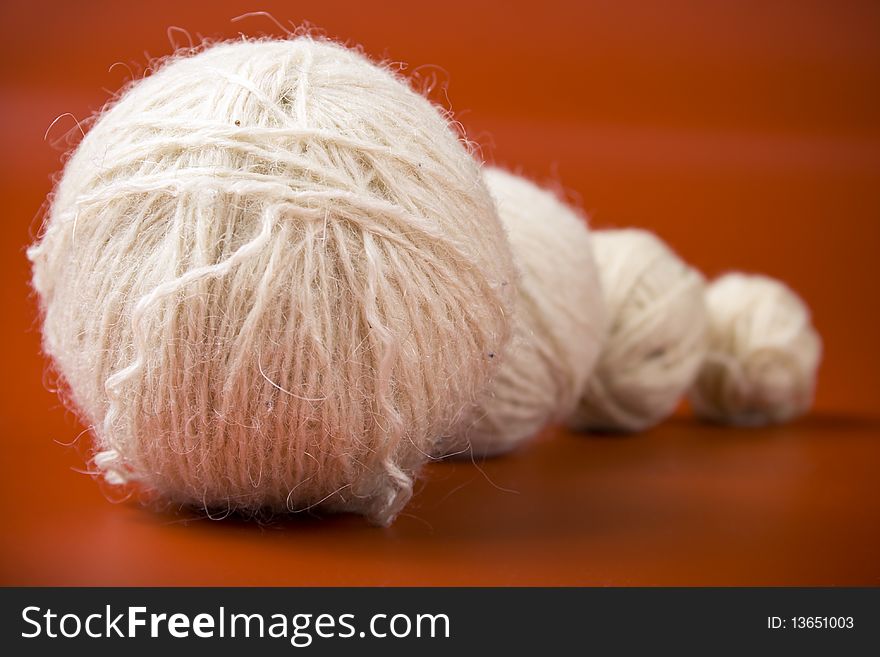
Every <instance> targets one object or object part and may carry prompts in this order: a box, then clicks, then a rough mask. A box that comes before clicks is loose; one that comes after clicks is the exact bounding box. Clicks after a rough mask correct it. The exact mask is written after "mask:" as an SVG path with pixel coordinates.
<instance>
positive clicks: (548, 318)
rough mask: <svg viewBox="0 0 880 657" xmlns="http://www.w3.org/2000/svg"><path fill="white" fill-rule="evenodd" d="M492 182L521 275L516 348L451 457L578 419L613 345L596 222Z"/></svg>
mask: <svg viewBox="0 0 880 657" xmlns="http://www.w3.org/2000/svg"><path fill="white" fill-rule="evenodd" d="M483 176H484V178H485V180H486V184H487V185H488V187H489V191H490V192H491V193H492V196H493V197H494V198H495V202H496V204H497V207H498V214H499V216H500V217H501V221H502V223H503V224H504V227H505V229H506V230H507V234H508V238H509V240H510V245H511V248H512V250H513V256H514V262H515V263H516V265H517V267H518V269H519V277H518V279H517V302H516V305H515V315H514V319H513V327H514V328H513V338H512V340H511V344H510V345H509V347H508V350H507V352H506V354H505V355H504V360H503V361H502V363H501V366H500V368H499V371H498V375H497V377H496V379H495V380H494V382H493V384H492V387H491V389H490V394H489V395H488V396H487V397H486V398H485V400H484V401H483V404H482V406H481V408H480V412H479V413H478V415H477V419H476V421H475V422H474V423H472V424H471V425H470V426H468V427H467V429H466V431H465V432H464V433H462V434H461V435H460V436H457V437H456V440H454V441H453V442H452V443H451V445H449V446H447V447H446V450H445V451H446V452H447V453H448V452H452V453H458V454H460V455H462V456H467V457H470V456H477V457H483V456H492V455H497V454H501V453H504V452H508V451H510V450H512V449H513V448H515V447H516V446H517V445H519V444H521V443H522V442H523V441H524V440H526V439H527V438H529V437H531V436H533V435H535V434H536V433H537V432H538V431H540V430H541V429H542V428H543V427H544V426H545V425H547V424H548V423H550V422H554V421H561V420H564V419H565V418H566V417H568V416H569V415H570V413H571V412H572V410H573V409H574V407H575V404H576V403H577V401H578V399H579V398H580V396H581V393H582V392H583V389H584V385H585V384H586V382H587V378H588V377H589V375H590V373H591V372H592V371H593V367H594V366H595V364H596V360H597V358H598V356H599V350H600V347H601V344H602V340H603V339H604V337H605V303H604V300H603V298H602V288H601V285H600V283H599V275H598V272H597V270H596V263H595V260H594V258H593V248H592V241H591V239H590V232H589V230H588V228H587V224H586V221H585V219H584V218H583V217H581V216H579V215H578V214H577V213H575V212H574V211H573V210H572V209H571V208H570V207H568V206H567V205H566V204H565V203H563V202H562V201H560V200H559V199H558V198H557V197H556V196H555V195H554V194H552V193H551V192H549V191H547V190H544V189H541V188H540V187H538V186H537V185H535V184H534V183H532V182H530V181H529V180H526V179H525V178H522V177H520V176H516V175H513V174H511V173H508V172H506V171H504V170H502V169H498V168H494V167H488V168H486V169H485V170H484V172H483Z"/></svg>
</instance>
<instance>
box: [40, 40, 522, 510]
mask: <svg viewBox="0 0 880 657" xmlns="http://www.w3.org/2000/svg"><path fill="white" fill-rule="evenodd" d="M29 256H30V258H31V259H32V261H33V269H34V279H33V283H34V287H35V288H36V290H37V292H38V293H39V296H40V300H41V306H42V311H43V313H44V324H43V332H44V343H45V349H46V351H47V352H48V353H49V354H50V355H51V356H52V357H53V358H54V361H55V363H56V366H57V369H58V370H59V371H60V372H61V374H62V375H63V377H64V378H65V379H66V381H67V383H68V385H69V388H70V396H71V397H72V400H73V403H74V404H75V405H76V406H77V407H78V408H79V409H80V411H81V412H82V414H83V415H84V417H85V419H86V421H87V422H88V423H89V424H90V425H91V427H92V429H93V430H94V433H95V434H96V438H97V445H98V453H97V454H96V455H95V457H94V461H95V464H96V466H97V467H98V468H99V469H100V470H101V471H103V473H104V474H105V477H106V479H107V481H109V482H111V483H114V484H118V483H124V482H128V481H137V482H141V483H142V484H143V485H144V486H145V487H147V488H148V489H152V490H155V491H158V492H159V493H161V495H162V496H164V497H165V498H167V499H169V500H172V501H175V502H180V503H183V504H187V505H195V506H197V507H203V508H205V509H208V510H216V509H219V510H224V511H225V510H242V511H245V512H257V511H259V510H265V509H268V510H280V511H283V510H289V511H299V510H305V509H308V508H312V507H315V506H319V505H320V506H321V507H324V508H328V509H332V510H343V511H352V512H356V513H362V514H365V515H367V516H368V517H369V518H371V519H372V520H373V521H375V522H377V523H381V524H387V523H389V522H391V520H392V519H393V518H394V517H395V515H396V514H397V513H398V512H399V510H400V509H401V508H402V506H403V505H404V504H405V503H406V501H407V500H408V499H409V497H410V495H411V492H412V481H413V477H414V476H415V475H416V473H417V471H418V469H419V467H420V466H421V464H422V463H423V462H424V461H425V459H426V458H428V455H429V454H431V453H432V452H433V451H434V449H435V445H436V443H437V441H438V440H439V439H440V438H441V437H442V436H444V435H449V434H452V433H454V432H456V431H458V430H459V426H458V425H459V423H460V422H461V421H462V418H464V417H467V416H468V414H469V413H470V412H472V410H473V406H474V404H475V401H476V399H477V397H478V395H479V394H481V393H482V391H483V389H484V388H485V387H486V385H487V382H488V381H489V380H490V378H491V376H492V372H493V370H494V369H495V368H496V365H495V359H494V358H493V357H492V355H493V354H500V353H502V352H503V350H504V347H505V343H506V341H507V339H508V334H509V323H508V316H509V315H510V311H511V308H510V306H511V305H512V293H511V290H512V288H513V287H514V286H513V284H512V282H513V280H514V279H513V277H514V269H513V264H512V259H511V255H510V250H509V246H508V243H507V240H506V237H505V234H504V231H503V229H502V227H501V224H500V221H499V220H498V217H497V214H496V211H495V208H494V204H493V202H492V198H491V197H490V195H489V193H488V191H487V190H486V188H485V185H484V183H483V181H482V178H481V174H480V170H479V167H478V166H477V164H476V163H475V162H474V161H473V158H472V157H471V156H470V153H469V152H468V151H467V149H466V148H464V146H463V145H462V143H461V141H460V140H459V139H458V137H457V134H456V133H455V132H454V131H453V130H452V129H451V127H450V125H449V123H448V121H447V119H446V118H445V117H444V116H443V115H442V114H441V112H439V111H438V110H437V108H435V107H434V106H433V105H431V104H430V103H429V102H428V101H427V100H426V99H425V98H423V97H422V96H420V95H419V94H417V93H415V92H414V91H412V90H411V89H410V88H409V86H408V85H407V84H406V83H405V82H403V81H402V80H401V79H399V78H398V77H397V76H395V75H394V74H393V73H392V72H390V71H389V70H388V69H386V68H383V67H380V66H377V65H374V64H372V63H371V62H369V61H368V60H367V59H366V58H365V57H363V56H362V55H361V54H359V53H357V52H354V51H352V50H348V49H346V48H343V47H341V46H338V45H335V44H332V43H328V42H324V41H316V40H312V39H309V38H296V39H291V40H263V41H238V42H230V43H222V44H219V45H215V46H213V47H209V48H207V49H205V50H204V51H202V52H201V53H199V54H196V55H194V56H191V57H182V58H181V57H178V58H173V59H171V60H170V61H169V62H167V63H166V64H164V65H163V66H162V68H161V69H160V70H158V72H156V73H155V74H153V75H151V76H150V77H148V78H146V79H145V80H143V81H139V82H137V83H136V84H134V85H132V86H131V87H130V88H129V89H128V90H127V91H126V92H125V93H124V94H123V95H122V96H121V98H119V100H118V101H117V102H115V103H114V104H112V105H111V106H109V107H108V108H107V109H106V110H105V111H104V112H103V113H102V114H101V115H100V116H99V117H97V120H96V122H95V124H94V126H93V127H92V129H91V130H90V131H89V133H88V134H87V135H86V137H85V138H84V139H83V141H82V142H81V144H80V145H79V147H78V148H77V150H76V152H75V153H74V154H73V156H72V157H71V159H70V160H69V162H68V163H67V165H66V167H65V170H64V173H63V177H62V179H61V181H60V183H59V185H58V187H57V190H56V192H55V195H54V198H53V200H52V203H51V208H50V211H49V214H48V217H47V224H46V226H45V227H44V233H43V235H42V236H41V239H40V241H39V243H38V244H36V245H35V246H33V247H32V248H31V250H30V251H29Z"/></svg>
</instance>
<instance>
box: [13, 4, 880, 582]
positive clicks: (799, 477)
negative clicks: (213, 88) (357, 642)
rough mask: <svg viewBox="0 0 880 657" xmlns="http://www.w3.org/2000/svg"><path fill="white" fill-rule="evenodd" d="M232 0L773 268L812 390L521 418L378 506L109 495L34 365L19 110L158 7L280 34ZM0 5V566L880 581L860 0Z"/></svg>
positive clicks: (165, 576) (389, 576)
mask: <svg viewBox="0 0 880 657" xmlns="http://www.w3.org/2000/svg"><path fill="white" fill-rule="evenodd" d="M254 9H262V10H266V11H269V12H271V13H272V14H273V15H274V16H275V17H276V18H278V19H279V20H282V21H286V20H288V19H290V20H293V21H294V22H296V23H298V24H299V23H302V22H303V21H310V22H311V23H313V24H314V25H316V26H319V27H322V28H323V29H324V30H326V33H327V34H329V35H330V36H336V37H340V38H342V39H345V40H349V41H351V42H357V43H360V44H362V45H363V46H364V48H365V50H366V51H367V52H368V53H370V54H371V55H373V56H374V57H380V58H389V59H393V60H400V61H406V62H408V63H409V64H410V66H409V68H408V72H416V73H417V74H419V75H421V76H422V78H427V77H430V76H435V77H436V79H437V80H438V81H439V83H440V85H439V86H438V87H437V89H436V90H435V92H434V97H435V98H436V99H438V100H440V101H442V102H443V103H445V104H450V105H451V107H452V109H453V110H455V111H456V113H457V117H458V118H459V119H460V120H461V121H462V123H463V124H464V125H465V127H466V128H467V129H468V132H469V135H470V137H471V138H472V139H474V140H476V141H478V142H479V143H480V144H481V145H482V147H483V153H484V155H485V157H486V158H487V159H489V160H492V161H497V162H499V163H502V164H507V165H511V166H515V167H521V168H522V170H523V171H525V172H526V173H529V174H531V175H533V176H535V177H536V178H538V179H539V180H550V179H552V180H558V181H560V182H561V184H562V185H563V187H564V190H565V191H566V193H568V195H569V198H571V199H573V200H575V201H576V202H578V203H580V204H581V205H582V206H583V207H584V208H585V209H586V210H588V211H589V212H590V214H591V216H592V221H593V223H594V225H596V226H599V227H603V226H625V225H639V226H643V227H647V228H650V229H653V230H655V231H657V232H658V233H659V234H660V235H661V236H662V237H663V238H665V239H666V240H667V241H668V242H670V243H671V244H672V245H673V246H674V247H675V248H677V249H678V250H679V252H680V253H681V254H682V255H683V256H685V257H686V258H687V259H688V260H690V261H691V262H692V263H694V264H695V265H697V266H698V267H701V268H702V269H703V270H704V271H706V273H707V274H709V275H714V274H717V273H718V272H721V271H723V270H725V269H730V268H740V269H748V270H757V271H763V272H766V273H769V274H771V275H774V276H777V277H780V278H782V279H784V280H786V281H788V282H789V283H790V284H791V285H792V286H793V287H795V288H796V289H797V290H798V291H800V292H801V293H802V295H803V296H804V297H805V298H806V299H807V300H808V301H809V302H810V304H811V305H812V307H813V309H814V313H815V321H816V324H817V325H818V328H819V330H820V331H821V333H822V335H823V337H824V340H825V347H826V350H825V361H824V363H823V367H822V371H821V379H820V381H821V382H820V388H819V391H818V397H817V404H816V410H815V412H814V414H813V415H812V416H811V417H809V418H806V419H804V420H802V421H799V422H796V423H794V424H791V425H789V426H784V427H778V428H772V429H764V430H751V431H750V430H733V429H721V428H714V427H708V426H705V425H701V424H699V423H697V422H695V421H693V420H692V419H690V418H689V417H688V416H687V415H686V414H682V415H680V416H679V417H678V418H676V419H675V420H674V421H672V422H669V423H667V424H665V425H663V426H662V427H660V428H658V429H656V430H654V431H651V432H648V433H646V434H643V435H640V436H634V437H631V438H625V439H611V438H601V437H583V436H575V435H571V434H568V433H565V432H564V431H561V430H557V431H554V430H550V431H548V432H546V433H545V434H544V435H543V436H542V437H541V438H540V439H539V440H537V441H536V442H535V443H534V444H532V445H530V446H529V447H527V448H525V449H523V450H522V451H520V452H519V453H517V454H515V455H512V456H510V457H507V458H503V459H499V460H497V461H492V462H489V463H486V464H484V465H483V466H482V467H481V468H477V467H475V466H474V465H472V464H466V463H452V464H449V463H443V464H435V465H432V466H431V467H429V468H428V469H427V471H426V473H425V477H424V478H423V480H422V481H421V482H420V484H419V486H418V492H417V494H416V496H415V498H414V500H413V502H412V504H411V505H410V507H409V508H408V509H407V510H406V512H405V514H404V515H403V516H402V517H401V518H400V519H399V520H398V522H397V523H396V524H395V525H394V526H393V527H391V528H389V529H376V528H373V527H370V526H368V525H366V524H365V523H364V522H363V521H361V520H360V519H357V518H354V517H330V518H325V519H322V520H315V519H310V518H302V517H298V518H293V519H284V520H278V521H276V522H274V523H272V524H269V525H265V526H260V525H257V524H255V523H247V522H242V521H237V520H229V519H227V520H223V521H213V520H208V519H196V518H193V517H188V516H185V515H168V514H165V515H161V514H159V515H157V514H153V513H151V512H149V511H146V510H144V509H142V508H140V507H139V506H138V505H137V504H136V503H134V502H131V501H129V502H126V503H121V504H111V503H110V502H108V501H107V499H106V493H105V492H104V491H102V490H101V489H100V488H99V487H98V486H97V485H96V484H95V482H93V481H92V480H91V479H90V478H89V477H87V476H85V475H82V474H78V473H77V472H76V471H75V470H73V469H72V468H81V467H82V466H83V463H84V454H85V453H86V452H87V448H88V442H87V438H85V437H83V438H80V440H79V442H77V443H76V444H75V445H74V446H72V447H65V446H62V445H60V444H58V442H70V441H72V440H73V439H74V438H76V436H77V435H78V434H79V433H80V432H81V430H82V428H81V427H80V426H78V425H77V423H76V421H75V420H74V419H73V418H72V417H71V416H70V414H69V413H66V412H65V411H64V410H63V409H62V408H61V406H60V404H59V403H58V401H57V400H56V398H55V396H54V395H53V394H52V393H51V392H49V391H47V390H46V389H45V387H44V384H43V381H42V373H43V370H44V366H45V365H44V361H43V360H42V357H41V355H40V351H39V332H38V328H37V325H36V322H35V306H34V303H33V300H32V299H31V298H29V291H28V287H27V280H28V275H29V269H28V264H27V262H26V259H25V257H24V246H25V244H26V243H28V241H29V240H30V239H31V236H32V233H33V231H34V230H35V229H36V227H37V225H38V224H37V221H38V217H37V214H38V210H39V208H40V204H41V203H42V201H43V199H44V197H45V195H46V194H47V192H48V191H49V190H50V188H51V183H50V179H49V176H50V174H51V173H52V172H54V171H56V170H57V169H58V168H59V151H58V150H57V149H53V148H52V146H51V142H53V141H54V140H57V139H58V138H60V137H61V136H62V135H63V133H65V132H66V131H67V130H70V129H71V128H73V129H75V126H74V124H73V121H72V119H71V117H69V116H66V117H62V118H61V119H60V120H59V121H58V123H57V124H56V125H55V126H54V127H53V128H52V129H51V130H50V131H49V137H48V140H47V141H45V142H44V141H43V135H44V132H45V131H46V129H47V127H48V126H49V125H50V124H51V123H52V121H53V120H54V119H55V118H56V117H57V116H59V115H61V114H63V113H65V112H70V113H72V114H73V115H74V116H75V117H78V118H84V117H86V116H88V114H89V113H90V111H91V110H93V109H96V108H98V107H99V106H100V105H101V104H102V103H103V101H104V100H105V99H106V98H107V91H105V90H102V88H107V89H110V90H115V89H116V88H118V87H119V86H120V85H121V84H122V83H124V82H125V81H126V80H127V79H129V78H130V76H131V75H140V74H141V72H142V70H143V68H144V66H145V64H146V61H147V60H146V55H145V52H146V53H149V56H159V55H164V54H168V53H169V52H170V51H171V49H172V46H171V45H170V44H169V39H168V35H166V29H167V28H169V27H170V26H176V27H180V28H184V29H185V30H188V31H189V33H190V34H191V35H192V37H193V38H198V36H197V35H199V34H201V35H204V36H208V37H231V36H235V35H236V34H237V33H238V32H239V31H242V32H245V33H247V34H249V35H256V34H259V33H261V32H264V33H271V34H276V35H277V34H280V33H281V31H280V30H279V29H278V28H277V27H276V26H275V25H274V24H273V23H272V22H271V21H269V20H268V19H266V18H260V17H253V18H248V19H245V20H243V21H241V22H236V23H232V22H230V19H231V18H233V17H235V16H238V15H241V14H244V13H245V12H248V11H253V10H254ZM0 30H2V35H0V36H2V39H0V80H2V81H0V118H2V120H0V136H2V147H3V150H2V157H0V199H2V208H3V209H2V214H3V217H4V226H5V228H4V229H3V236H2V238H0V241H2V249H3V251H2V257H0V280H2V283H3V285H2V291H0V294H2V305H0V307H2V308H3V310H4V313H3V318H2V319H3V321H2V322H0V344H2V345H3V349H4V353H3V375H2V377H0V386H2V389H0V405H2V406H0V408H2V424H0V428H2V432H3V440H4V444H3V446H2V449H0V459H2V462H0V505H2V506H0V521H2V527H3V528H2V532H0V584H94V585H97V584H340V585H341V584H601V585H605V584H624V585H627V584H822V585H830V584H867V585H878V584H880V483H878V478H877V475H876V472H877V470H878V469H880V442H878V438H880V405H878V400H880V376H878V372H880V346H878V317H880V311H878V303H877V294H876V284H877V281H878V274H880V264H878V252H880V4H878V3H876V2H870V1H869V2H840V3H836V2H834V3H833V2H804V1H792V2H774V3H766V2H751V1H749V2H735V3H734V2H730V3H706V2H663V3H654V2H631V1H623V2H587V3H584V2H570V3H558V2H552V1H549V0H548V1H545V2H540V3H534V2H527V3H520V2H510V1H508V2H503V3H501V2H499V3H497V4H496V5H495V6H492V3H479V2H464V1H460V0H444V2H437V3H427V2H390V3H385V2H382V3H380V2H363V1H352V2H345V3H344V2H336V1H331V0H322V1H321V2H312V3H309V2H297V3H291V2H271V1H269V0H261V1H260V2H259V3H256V4H253V3H249V2H220V1H218V2H211V3H207V2H205V3H195V2H192V3H190V2H182V1H180V0H175V1H172V2H169V1H166V0H154V1H152V2H150V3H125V2H117V1H107V2H90V3H79V2H57V3H47V2H44V1H36V0H32V1H29V2H4V3H3V4H2V5H0ZM170 36H171V38H172V39H173V41H174V42H175V44H176V45H178V46H179V45H184V44H187V43H188V38H187V36H186V34H184V33H183V32H182V31H180V30H171V32H170ZM116 62H120V63H121V64H120V65H116V66H111V65H113V64H115V63H116ZM419 67H421V68H419ZM56 441H58V442H56Z"/></svg>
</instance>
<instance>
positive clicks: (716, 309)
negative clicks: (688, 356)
mask: <svg viewBox="0 0 880 657" xmlns="http://www.w3.org/2000/svg"><path fill="white" fill-rule="evenodd" d="M706 305H707V307H708V311H709V353H708V355H707V357H706V359H705V361H704V362H703V365H702V367H701V368H700V372H699V375H698V377H697V380H696V382H695V384H694V387H693V388H692V390H691V392H690V401H691V405H692V406H693V408H694V411H695V412H696V413H697V414H698V415H699V416H701V417H704V418H707V419H710V420H713V421H716V422H722V423H729V424H735V425H763V424H770V423H774V422H785V421H787V420H790V419H793V418H795V417H797V416H799V415H802V414H804V413H805V412H806V411H807V410H808V409H809V408H810V405H811V404H812V401H813V393H814V390H815V387H816V371H817V369H818V367H819V361H820V358H821V352H822V342H821V339H820V338H819V335H818V333H817V332H816V330H815V329H814V328H813V325H812V323H811V321H810V310H809V308H808V307H807V305H806V304H805V303H804V302H803V301H802V300H801V299H800V297H798V295H797V294H795V293H794V292H793V291H792V290H791V289H790V288H788V287H787V286H786V285H784V284H783V283H781V282H780V281H777V280H774V279H772V278H769V277H767V276H759V275H747V274H739V273H733V274H727V275H725V276H722V277H721V278H719V279H717V280H716V281H714V282H713V283H712V284H711V285H710V286H709V288H708V291H707V293H706Z"/></svg>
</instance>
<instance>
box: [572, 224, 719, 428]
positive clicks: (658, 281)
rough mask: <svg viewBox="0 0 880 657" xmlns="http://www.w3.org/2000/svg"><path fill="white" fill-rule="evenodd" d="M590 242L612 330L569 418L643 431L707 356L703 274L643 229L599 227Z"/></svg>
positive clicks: (668, 409) (576, 423)
mask: <svg viewBox="0 0 880 657" xmlns="http://www.w3.org/2000/svg"><path fill="white" fill-rule="evenodd" d="M593 248H594V252H595V255H596V262H597V264H598V267H599V276H600V279H601V281H602V289H603V293H604V296H605V303H606V306H607V308H608V317H609V332H608V338H607V340H606V342H605V346H604V349H603V351H602V354H601V355H600V357H599V364H598V365H597V367H596V370H595V372H594V373H593V376H592V377H591V378H590V380H589V381H588V382H587V386H586V388H585V390H584V394H583V396H582V398H581V400H580V403H579V404H578V407H577V409H576V411H575V413H574V414H573V415H572V417H571V419H570V424H571V425H572V426H573V427H575V428H578V429H592V430H600V431H641V430H644V429H647V428H649V427H651V426H653V425H655V424H657V423H659V422H660V421H661V420H663V419H664V418H666V417H667V416H668V415H669V414H671V413H672V411H673V410H674V409H675V407H676V405H677V403H678V402H679V400H680V399H681V398H682V397H683V396H684V394H685V392H686V391H687V389H688V387H689V386H690V385H691V383H692V382H693V380H694V377H695V375H696V372H697V368H698V367H699V365H700V363H701V362H702V360H703V356H704V354H705V351H706V309H705V305H704V301H703V291H704V281H703V277H702V275H701V274H700V273H699V272H697V271H696V270H695V269H693V268H692V267H690V266H688V265H687V264H686V263H685V262H684V261H682V260H681V258H679V257H678V256H677V255H676V254H675V253H673V252H672V251H671V250H670V249H669V247H667V246H666V245H665V244H664V243H663V242H662V241H661V240H660V239H659V238H657V237H656V236H655V235H653V234H651V233H649V232H646V231H643V230H600V231H594V232H593Z"/></svg>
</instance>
